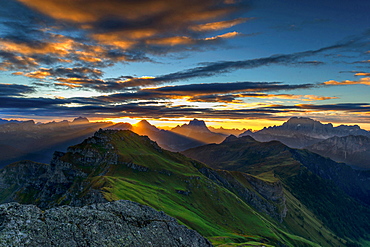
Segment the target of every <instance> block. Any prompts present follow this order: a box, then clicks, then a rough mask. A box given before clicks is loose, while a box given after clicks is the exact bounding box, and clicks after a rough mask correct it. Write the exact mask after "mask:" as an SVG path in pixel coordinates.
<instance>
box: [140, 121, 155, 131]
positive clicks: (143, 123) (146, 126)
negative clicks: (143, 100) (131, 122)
mask: <svg viewBox="0 0 370 247" xmlns="http://www.w3.org/2000/svg"><path fill="white" fill-rule="evenodd" d="M135 127H137V128H141V129H148V130H152V131H160V129H158V128H157V127H155V126H154V125H152V124H150V123H149V122H148V121H147V120H141V121H140V122H138V123H137V124H135Z"/></svg>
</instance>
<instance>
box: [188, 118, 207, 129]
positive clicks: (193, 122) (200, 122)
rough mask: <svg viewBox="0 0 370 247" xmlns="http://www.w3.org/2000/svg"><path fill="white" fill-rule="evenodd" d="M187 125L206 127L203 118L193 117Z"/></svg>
mask: <svg viewBox="0 0 370 247" xmlns="http://www.w3.org/2000/svg"><path fill="white" fill-rule="evenodd" d="M188 125H189V126H194V127H195V126H196V127H204V128H207V126H206V123H205V122H204V121H203V120H198V119H196V118H194V119H193V120H191V121H190V122H189V124H188Z"/></svg>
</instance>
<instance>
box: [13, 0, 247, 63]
mask: <svg viewBox="0 0 370 247" xmlns="http://www.w3.org/2000/svg"><path fill="white" fill-rule="evenodd" d="M19 1H20V2H22V3H23V4H25V5H27V6H28V7H30V8H33V9H35V10H37V11H39V12H41V13H43V14H45V15H47V16H50V17H52V18H54V19H56V20H59V21H65V22H67V23H72V24H74V25H77V26H78V27H79V28H80V29H85V30H88V32H89V35H90V37H91V38H92V39H93V40H95V41H97V42H99V43H100V44H102V45H110V46H115V47H118V48H121V49H124V50H125V49H131V48H133V47H135V45H139V44H154V45H158V44H159V45H170V46H174V45H184V44H185V45H186V44H192V43H193V42H195V41H196V39H195V38H194V37H186V36H187V34H188V33H189V31H196V32H209V31H216V30H222V29H225V28H230V27H232V26H235V25H237V24H241V23H244V22H246V21H247V20H249V19H250V18H237V19H233V20H227V21H218V22H209V21H214V20H217V19H221V18H227V17H229V16H230V15H231V14H232V13H234V12H236V11H238V10H240V8H241V6H242V8H244V7H245V4H244V5H243V4H239V3H238V2H230V1H229V2H224V3H222V2H221V3H220V2H219V1H214V0H202V1H199V0H176V1H168V0H143V1H121V0H110V1H101V0H64V1H61V0H47V1H45V0H19ZM235 35H236V33H235V32H233V33H228V34H224V35H220V36H216V37H213V39H215V38H230V37H234V36H235ZM209 39H212V38H209ZM209 39H208V40H209ZM22 48H23V49H22V50H25V49H24V47H22ZM51 48H53V47H51ZM51 48H50V49H49V50H52V49H51ZM17 50H21V49H20V47H19V48H18V49H17ZM55 50H58V47H54V51H55ZM64 50H68V49H61V51H64ZM81 59H82V60H84V61H93V58H92V57H90V56H87V57H86V56H84V57H81Z"/></svg>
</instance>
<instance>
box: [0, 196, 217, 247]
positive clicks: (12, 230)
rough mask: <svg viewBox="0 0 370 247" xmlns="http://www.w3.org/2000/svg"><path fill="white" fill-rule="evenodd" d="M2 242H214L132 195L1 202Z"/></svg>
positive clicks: (9, 245) (193, 245) (11, 245)
mask: <svg viewBox="0 0 370 247" xmlns="http://www.w3.org/2000/svg"><path fill="white" fill-rule="evenodd" d="M0 246H4V247H20V246H35V247H36V246H37V247H39V246H40V247H49V246H68V247H74V246H76V247H77V246H96V247H100V246H132V247H144V246H148V247H152V246H157V247H163V246H171V247H172V246H173V247H183V246H187V247H206V246H212V244H211V243H210V242H209V241H208V240H207V239H205V238H203V237H202V236H201V235H199V234H198V233H197V232H196V231H194V230H190V229H188V228H186V227H185V226H181V225H179V224H178V223H177V222H176V220H175V219H174V218H172V217H169V216H168V215H166V214H164V213H163V212H158V211H155V210H154V209H152V208H150V207H148V206H144V205H141V204H138V203H135V202H131V201H122V200H121V201H115V202H109V203H100V204H92V205H89V206H84V207H70V206H61V207H56V208H52V209H48V210H45V211H42V210H41V209H39V208H38V207H36V206H34V205H21V204H18V203H6V204H2V205H0Z"/></svg>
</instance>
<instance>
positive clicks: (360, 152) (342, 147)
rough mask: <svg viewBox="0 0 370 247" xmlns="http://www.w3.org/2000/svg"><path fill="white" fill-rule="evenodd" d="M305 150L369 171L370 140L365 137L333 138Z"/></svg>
mask: <svg viewBox="0 0 370 247" xmlns="http://www.w3.org/2000/svg"><path fill="white" fill-rule="evenodd" d="M306 149H308V150H310V151H312V152H315V153H317V154H320V155H322V156H325V157H329V158H331V159H333V160H335V161H338V162H344V163H346V164H348V165H351V166H354V167H357V168H361V169H370V138H369V137H367V136H354V135H349V136H342V137H338V136H334V137H331V138H329V139H326V140H323V141H321V142H319V143H316V144H313V145H311V146H308V147H306Z"/></svg>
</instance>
